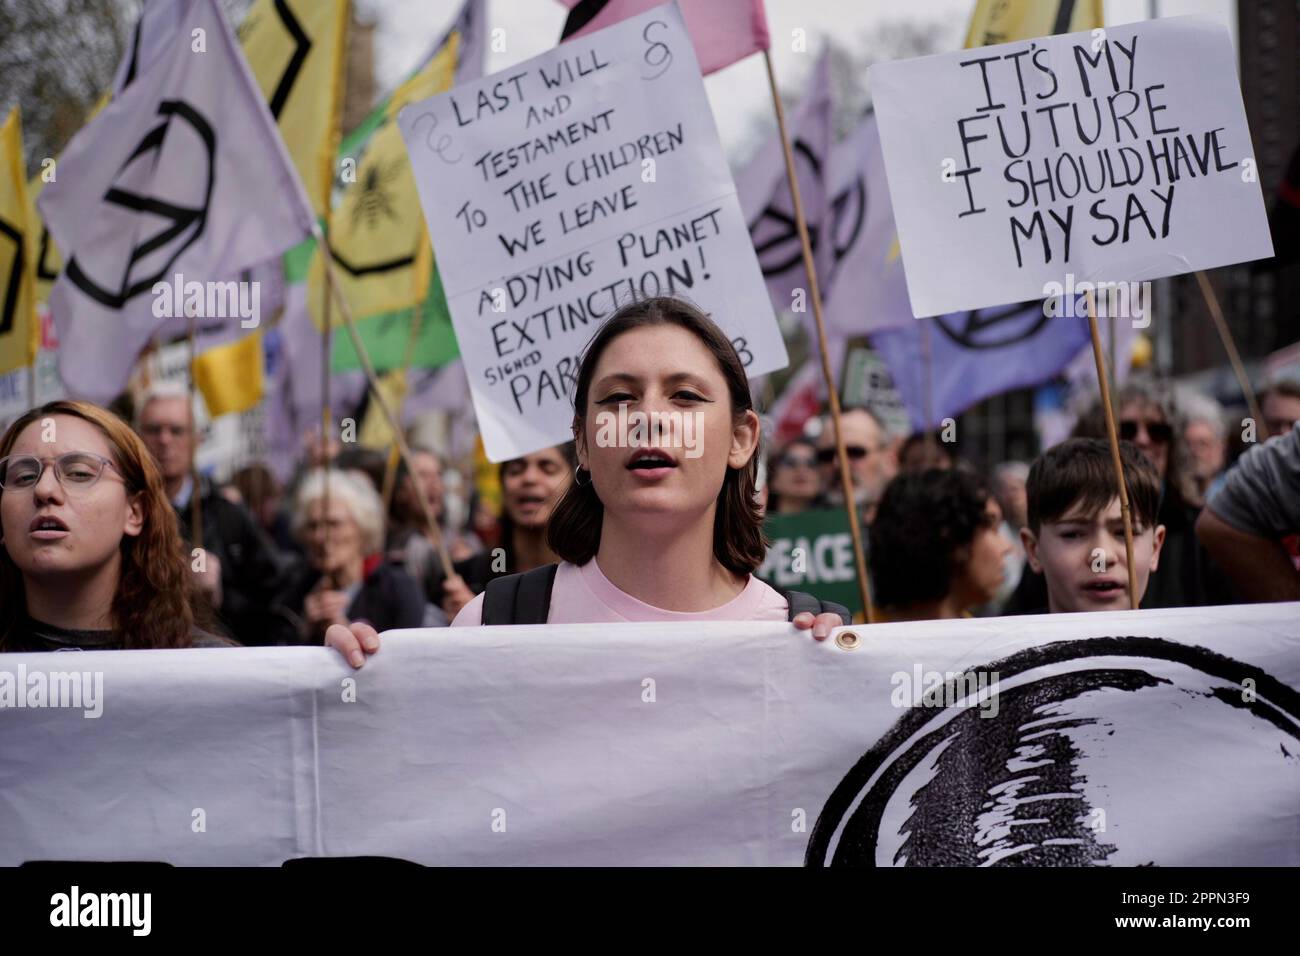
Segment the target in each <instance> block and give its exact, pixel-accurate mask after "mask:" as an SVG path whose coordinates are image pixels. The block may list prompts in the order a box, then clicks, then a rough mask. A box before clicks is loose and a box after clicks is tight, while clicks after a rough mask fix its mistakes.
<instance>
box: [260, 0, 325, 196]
mask: <svg viewBox="0 0 1300 956" xmlns="http://www.w3.org/2000/svg"><path fill="white" fill-rule="evenodd" d="M348 3H349V0H257V2H256V3H254V4H253V6H252V7H251V8H250V9H249V11H248V15H247V16H245V17H244V22H243V23H242V24H240V27H239V31H238V32H239V40H240V43H241V44H242V45H243V48H244V56H245V57H246V58H247V59H248V65H249V67H251V68H252V71H253V76H254V77H255V78H256V80H257V85H258V86H259V87H260V88H261V90H262V93H263V95H265V96H266V102H267V104H268V105H269V106H270V107H271V115H272V116H273V117H275V123H276V126H278V127H279V129H280V135H281V136H282V137H283V138H284V142H285V145H286V146H287V147H288V149H289V156H290V157H291V158H292V159H293V165H294V167H295V168H296V169H297V170H298V175H299V176H301V177H302V184H303V187H304V188H305V189H306V190H307V195H308V197H310V199H311V203H312V208H313V209H314V210H315V211H316V215H317V216H324V215H325V214H326V213H327V212H328V211H329V203H330V189H331V186H332V184H333V182H334V153H335V150H337V149H338V124H339V106H340V103H341V98H342V95H343V54H344V39H345V35H346V31H347V22H348Z"/></svg>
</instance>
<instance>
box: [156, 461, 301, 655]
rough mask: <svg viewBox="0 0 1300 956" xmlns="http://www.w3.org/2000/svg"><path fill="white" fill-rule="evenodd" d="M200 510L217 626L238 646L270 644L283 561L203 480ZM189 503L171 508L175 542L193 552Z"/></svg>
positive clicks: (238, 509)
mask: <svg viewBox="0 0 1300 956" xmlns="http://www.w3.org/2000/svg"><path fill="white" fill-rule="evenodd" d="M198 490H199V503H200V506H201V508H202V510H203V547H204V550H206V551H209V552H211V553H212V554H215V555H216V556H217V559H218V560H219V561H220V562H221V607H220V608H219V609H218V611H217V618H218V623H219V624H220V625H221V627H222V628H223V629H224V630H226V631H227V633H229V634H230V636H231V637H233V638H234V639H235V640H237V641H239V642H240V643H241V644H246V645H250V646H254V645H262V644H267V643H271V642H270V641H269V640H268V639H267V631H268V629H270V628H271V627H272V626H273V617H272V615H271V611H270V607H271V603H272V601H273V599H274V598H275V595H276V593H277V592H278V591H279V590H280V588H281V579H282V576H283V573H284V562H283V561H282V559H281V558H280V556H279V553H278V552H277V551H276V549H275V546H274V545H272V544H271V541H270V539H269V538H267V536H266V535H265V534H264V533H263V532H262V530H261V529H260V528H259V527H258V526H257V523H256V522H255V521H254V520H253V516H252V515H250V514H249V513H248V511H247V510H246V509H245V508H244V507H243V506H242V505H237V504H235V503H234V502H233V501H229V500H228V499H226V498H224V497H222V496H221V495H219V494H217V493H216V491H215V490H213V488H212V485H211V484H210V483H209V482H208V481H207V479H201V480H200V484H199V489H198ZM190 508H191V504H190V502H186V504H185V507H183V508H177V509H176V517H177V519H178V520H179V521H180V525H181V537H182V538H184V540H185V544H186V548H187V550H188V549H189V548H192V547H193V541H192V535H191V533H190V532H191V530H192V528H191V524H190Z"/></svg>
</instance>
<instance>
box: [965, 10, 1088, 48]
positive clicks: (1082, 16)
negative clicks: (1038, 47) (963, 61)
mask: <svg viewBox="0 0 1300 956" xmlns="http://www.w3.org/2000/svg"><path fill="white" fill-rule="evenodd" d="M1102 7H1103V0H977V2H976V4H975V13H974V14H973V15H972V16H971V18H970V29H969V30H967V31H966V46H968V47H976V46H993V45H995V44H998V43H1012V42H1014V41H1016V40H1030V39H1033V38H1034V37H1045V36H1051V35H1052V34H1054V33H1076V32H1078V31H1080V30H1095V29H1097V28H1098V27H1101V26H1104V25H1105V22H1106V21H1105V17H1104V14H1103V10H1102Z"/></svg>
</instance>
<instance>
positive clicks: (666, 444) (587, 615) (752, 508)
mask: <svg viewBox="0 0 1300 956" xmlns="http://www.w3.org/2000/svg"><path fill="white" fill-rule="evenodd" d="M574 409H575V411H574V419H573V434H574V439H575V442H576V444H577V452H578V468H577V471H576V473H575V476H574V481H573V483H572V485H571V487H570V488H569V490H568V492H567V493H566V494H565V496H564V498H563V499H562V500H561V501H560V503H559V505H557V506H556V509H555V512H554V514H553V515H552V517H551V521H550V525H549V528H548V531H547V536H548V542H549V544H550V547H551V549H552V550H553V551H554V552H555V553H556V554H557V555H559V556H560V557H561V558H562V559H563V560H562V561H561V563H560V564H559V566H558V568H557V569H556V570H555V571H554V574H553V583H551V585H550V592H549V608H548V611H547V614H546V617H545V621H546V622H547V623H551V624H564V623H569V624H578V623H593V622H605V621H610V622H620V621H666V622H673V621H679V622H680V621H750V620H755V621H785V620H788V619H790V618H789V617H788V614H789V604H788V602H787V599H786V597H785V596H784V595H782V594H781V593H779V592H778V591H776V590H774V589H773V588H771V587H769V586H768V585H767V584H765V583H763V582H762V581H760V580H758V578H756V577H754V576H753V571H754V570H755V569H756V568H757V567H758V566H759V565H760V564H761V563H762V560H763V555H764V552H765V550H766V541H765V540H764V537H763V524H762V521H763V519H762V515H761V513H760V512H759V509H758V506H757V504H756V503H755V498H754V484H755V476H756V472H757V461H758V446H759V435H760V433H759V420H758V415H757V414H756V413H755V412H754V409H753V404H752V401H751V398H750V391H749V382H748V380H747V378H746V376H745V370H744V366H743V365H742V363H741V361H740V358H739V356H738V355H737V354H736V350H735V349H734V348H733V347H732V345H731V342H730V341H729V340H728V339H727V337H726V335H725V334H724V333H723V332H722V330H721V329H720V328H719V327H718V326H717V325H716V324H715V323H714V322H713V321H711V320H710V319H709V318H708V317H707V316H706V315H705V314H704V313H702V312H701V311H700V310H699V309H697V308H696V307H695V306H693V305H691V304H689V303H687V302H684V301H682V300H680V299H675V298H671V297H657V298H650V299H642V300H638V301H636V302H633V303H631V304H629V305H626V306H624V307H623V308H621V309H619V311H618V312H616V313H615V314H614V315H613V316H612V317H611V318H610V319H609V320H608V321H607V322H606V323H605V324H604V325H603V326H601V328H600V329H599V330H598V331H597V332H596V334H595V336H593V338H592V340H591V342H590V343H589V345H588V346H587V350H586V352H585V354H584V356H583V361H582V365H581V368H580V369H579V372H578V376H577V380H576V383H575V386H574ZM636 413H640V415H638V414H636ZM638 420H640V421H641V422H642V423H643V426H644V427H643V430H642V432H641V433H640V434H638V432H637V428H636V425H637V422H638ZM628 423H630V424H631V426H632V427H630V428H627V427H626V425H627V424H628ZM624 429H625V430H626V432H627V433H626V434H624V433H623V431H624ZM539 570H540V569H539ZM533 573H536V572H533ZM510 580H511V579H510V578H503V579H499V582H509V581H510ZM499 582H494V584H499ZM491 595H492V591H491V590H489V591H488V592H485V593H484V594H480V595H479V596H477V597H476V598H475V599H474V600H473V601H471V602H470V603H469V604H467V605H466V606H465V607H464V608H463V609H462V610H461V611H460V613H459V614H458V615H457V616H456V619H455V621H453V622H452V624H453V626H454V627H461V626H467V625H478V624H481V623H483V617H484V614H483V611H484V602H485V600H489V599H490V598H491ZM498 606H499V605H498ZM489 623H492V621H491V620H489ZM793 623H794V624H795V626H796V627H797V628H799V629H801V630H810V629H811V631H812V633H813V637H814V638H816V639H818V640H823V639H825V638H826V637H827V636H828V635H829V634H830V632H831V629H832V628H834V627H838V626H840V625H841V624H843V623H846V622H845V621H844V620H843V619H842V617H841V615H839V614H837V613H833V612H829V613H821V614H813V613H811V612H804V613H801V614H799V615H797V616H795V617H794V618H793ZM325 643H326V644H327V645H329V646H331V647H334V648H335V649H336V650H338V651H339V652H340V653H342V654H343V655H344V657H345V658H347V659H348V660H349V661H350V662H351V663H352V664H353V666H356V667H359V666H361V664H362V663H363V662H364V659H365V657H364V653H363V652H365V653H374V652H375V651H377V650H378V649H379V637H378V635H377V634H376V633H375V631H374V629H373V628H370V627H368V626H366V625H364V624H353V625H351V626H350V627H343V626H341V625H338V626H335V627H332V628H330V630H329V632H328V634H327V635H326V640H325Z"/></svg>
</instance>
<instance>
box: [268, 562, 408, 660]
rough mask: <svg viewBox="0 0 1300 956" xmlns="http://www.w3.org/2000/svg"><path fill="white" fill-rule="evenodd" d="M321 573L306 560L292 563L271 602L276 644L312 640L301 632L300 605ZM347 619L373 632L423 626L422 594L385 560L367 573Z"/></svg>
mask: <svg viewBox="0 0 1300 956" xmlns="http://www.w3.org/2000/svg"><path fill="white" fill-rule="evenodd" d="M320 577H321V575H320V572H319V571H317V570H316V569H315V568H313V567H312V566H311V565H310V564H308V563H307V561H306V560H305V559H303V560H300V561H298V562H297V563H295V564H294V565H293V566H292V567H291V568H290V569H289V572H288V574H287V575H286V578H285V586H284V588H283V589H282V590H281V592H280V594H279V595H278V596H277V597H276V598H275V600H274V601H273V602H272V608H271V611H272V613H273V614H274V615H275V617H276V624H275V625H274V627H273V629H272V631H271V635H270V636H272V637H273V641H271V643H276V644H305V643H315V641H314V640H313V639H311V638H309V637H308V636H307V635H306V634H305V631H304V628H305V623H306V619H305V616H304V614H303V605H304V604H305V602H306V600H307V595H308V594H310V593H311V592H312V590H313V589H314V588H315V587H316V585H317V583H318V582H319V581H320ZM347 619H348V620H349V621H365V622H366V623H368V624H370V625H371V626H372V627H373V628H374V629H375V630H376V631H387V630H392V629H394V628H402V627H423V626H424V595H423V594H421V593H420V586H419V585H418V584H416V583H415V580H414V579H413V578H412V577H411V576H410V575H409V574H407V573H406V572H405V571H403V570H402V569H401V568H400V567H398V566H397V565H395V564H392V563H391V562H387V561H385V562H384V563H382V564H380V565H378V566H377V567H376V568H374V570H372V571H371V572H370V574H369V575H367V576H366V579H365V581H363V582H362V584H361V588H360V590H359V591H357V593H356V596H355V597H353V598H352V601H351V603H350V604H348V609H347Z"/></svg>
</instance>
